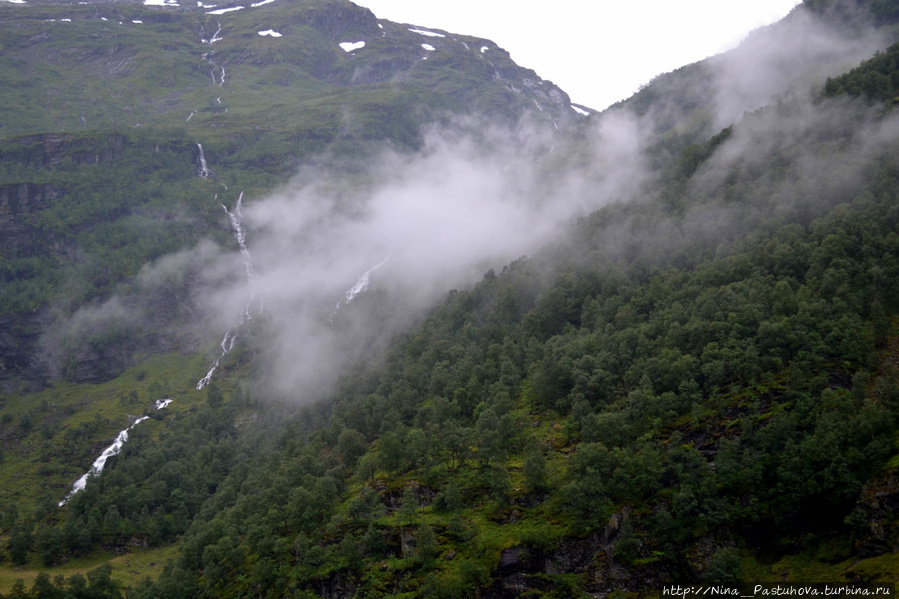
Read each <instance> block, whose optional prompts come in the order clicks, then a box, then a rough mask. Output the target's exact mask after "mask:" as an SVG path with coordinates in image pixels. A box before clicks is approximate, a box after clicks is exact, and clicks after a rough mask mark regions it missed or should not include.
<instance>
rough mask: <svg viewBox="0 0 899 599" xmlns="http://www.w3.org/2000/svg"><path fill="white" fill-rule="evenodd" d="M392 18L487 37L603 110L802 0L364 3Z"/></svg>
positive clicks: (381, 0) (368, 0)
mask: <svg viewBox="0 0 899 599" xmlns="http://www.w3.org/2000/svg"><path fill="white" fill-rule="evenodd" d="M355 2H356V4H359V5H361V6H365V7H367V8H369V9H371V11H372V12H373V13H375V15H376V16H377V17H379V18H382V19H389V20H391V21H398V22H400V23H412V24H415V25H422V26H426V27H435V28H439V29H444V30H447V31H451V32H453V33H462V34H468V35H475V36H480V37H485V38H487V39H490V40H493V41H494V42H496V44H498V45H499V46H500V47H501V48H504V49H505V50H507V51H508V52H509V53H510V54H511V55H512V59H513V60H515V62H517V63H518V64H519V65H521V66H524V67H528V68H531V69H534V70H535V71H536V72H537V74H538V75H540V76H541V77H542V78H544V79H548V80H550V81H552V82H553V83H555V84H556V85H558V86H559V87H561V88H562V89H564V90H565V91H566V92H568V94H569V95H570V96H571V101H572V102H575V103H579V104H584V105H585V106H589V107H591V108H595V109H602V108H605V107H607V106H608V105H610V104H613V103H615V102H617V101H618V100H623V99H625V98H627V97H628V96H630V95H631V94H633V93H634V92H635V91H637V89H638V88H639V87H640V86H641V85H643V84H645V83H648V82H649V80H651V79H652V78H653V77H654V76H656V75H659V74H661V73H666V72H668V71H672V70H674V69H676V68H678V67H681V66H683V65H686V64H690V63H692V62H696V61H698V60H701V59H703V58H705V57H707V56H711V55H713V54H717V53H719V52H722V51H724V50H728V49H730V48H732V47H733V46H735V45H737V44H738V43H739V42H740V40H742V39H743V38H744V37H745V36H746V34H747V33H749V32H750V31H752V30H753V29H756V28H758V27H760V26H762V25H766V24H768V23H772V22H774V21H777V20H779V19H780V18H782V17H783V16H785V15H786V14H787V13H788V12H790V10H791V9H792V8H793V7H794V6H796V5H797V4H799V2H798V0H631V1H622V0H614V1H613V0H554V1H552V2H523V1H522V0H452V1H450V0H355Z"/></svg>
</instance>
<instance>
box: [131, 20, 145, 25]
mask: <svg viewBox="0 0 899 599" xmlns="http://www.w3.org/2000/svg"><path fill="white" fill-rule="evenodd" d="M131 22H132V23H137V24H138V25H140V24H141V23H143V21H141V20H140V19H131Z"/></svg>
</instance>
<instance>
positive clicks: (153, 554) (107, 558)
mask: <svg viewBox="0 0 899 599" xmlns="http://www.w3.org/2000/svg"><path fill="white" fill-rule="evenodd" d="M177 555H178V546H177V545H168V546H166V547H159V548H155V549H134V550H132V551H129V552H128V553H125V554H122V555H115V554H113V553H107V552H96V553H93V554H91V555H88V556H84V557H80V558H76V559H72V560H70V561H69V562H67V563H66V564H64V565H61V566H55V567H52V568H48V567H45V566H42V565H40V563H39V560H38V559H37V558H35V559H33V560H32V561H31V562H30V563H28V564H26V565H24V566H21V567H14V566H11V565H10V564H9V563H8V562H3V563H2V564H0V593H6V592H9V591H10V590H11V589H12V587H13V585H14V584H15V583H16V581H17V580H22V581H24V582H25V587H26V588H31V585H32V584H34V579H35V578H37V575H38V574H40V573H41V572H46V573H47V574H49V575H50V577H51V578H52V577H55V576H58V575H62V576H65V577H66V578H68V577H70V576H72V575H73V574H86V573H87V572H88V571H90V570H93V569H94V568H97V567H98V566H101V565H103V564H107V563H108V564H110V565H111V566H112V578H113V580H115V581H117V582H119V583H120V584H121V585H122V586H125V587H128V586H133V585H135V584H137V583H138V582H139V581H141V580H143V579H144V578H145V577H147V576H149V577H150V578H151V579H154V580H155V579H156V578H157V577H158V576H159V574H160V573H161V572H162V569H163V567H164V566H165V564H166V562H168V561H170V560H174V559H175V558H176V557H177Z"/></svg>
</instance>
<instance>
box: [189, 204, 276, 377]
mask: <svg viewBox="0 0 899 599" xmlns="http://www.w3.org/2000/svg"><path fill="white" fill-rule="evenodd" d="M242 205H243V192H240V195H238V196H237V202H236V203H235V204H234V210H228V207H227V206H225V205H224V204H222V208H223V209H224V210H225V214H227V215H228V219H229V220H230V221H231V229H232V230H233V231H234V237H235V238H236V239H237V245H238V247H239V248H240V255H241V256H243V264H244V268H245V269H246V271H247V281H248V282H249V283H250V299H249V300H248V301H247V303H246V304H244V307H243V309H242V310H241V312H240V317H239V318H238V321H237V326H235V327H234V328H233V329H231V330H230V331H228V332H227V333H225V336H224V337H223V338H222V342H221V344H220V347H221V349H222V352H221V354H219V357H218V358H216V359H215V362H213V363H212V366H211V367H210V368H209V372H207V373H206V376H204V377H203V378H201V379H200V380H199V381H197V391H201V390H202V389H203V387H205V386H206V385H208V384H209V381H211V380H212V373H214V372H215V369H216V368H218V366H219V362H221V361H222V358H224V357H225V355H227V354H229V353H230V352H231V350H232V349H234V340H235V339H237V332H236V329H237V328H238V327H240V326H241V325H242V324H244V323H246V322H248V321H250V320H252V318H253V317H252V316H251V315H250V312H251V310H252V307H253V303H254V302H255V294H254V292H253V285H252V283H253V281H254V280H255V279H256V270H255V269H254V268H253V262H252V260H251V259H250V250H248V249H247V244H246V240H247V234H246V231H245V230H244V228H243V212H241V206H242ZM259 313H260V314H262V302H261V301H260V302H259Z"/></svg>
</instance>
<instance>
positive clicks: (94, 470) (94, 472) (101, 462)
mask: <svg viewBox="0 0 899 599" xmlns="http://www.w3.org/2000/svg"><path fill="white" fill-rule="evenodd" d="M172 401H174V400H172V398H166V399H157V400H156V401H155V402H154V404H153V405H154V407H155V408H156V409H157V410H161V409H163V408H165V407H168V405H169V404H170V403H172ZM148 418H150V417H149V416H141V417H140V418H138V419H137V420H135V421H134V422H133V423H132V424H131V426H129V427H128V428H126V429H125V430H123V431H119V434H118V435H116V438H115V441H113V442H112V445H110V446H109V447H107V448H106V449H104V450H103V453H101V454H100V457H98V458H97V459H96V460H94V463H93V464H91V467H90V470H88V471H87V472H86V473H85V474H84V475H82V476H81V478H79V479H78V480H76V481H75V483H74V484H73V485H72V490H71V491H69V493H68V495H66V496H65V497H64V498H63V499H62V500H61V501H60V502H59V503H57V504H56V505H58V506H59V507H62V506H64V505H65V504H67V503H68V502H69V500H70V499H71V498H72V496H73V495H74V494H75V493H77V492H78V491H82V490H83V489H84V487H86V486H87V480H88V479H89V478H91V477H92V476H98V475H99V474H100V473H101V472H103V468H105V467H106V461H107V460H108V459H109V458H111V457H112V456H115V455H119V452H120V451H122V446H123V445H124V444H125V442H126V441H127V440H128V431H130V430H131V429H133V428H134V427H135V426H137V425H138V424H140V423H141V422H143V421H144V420H147V419H148Z"/></svg>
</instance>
